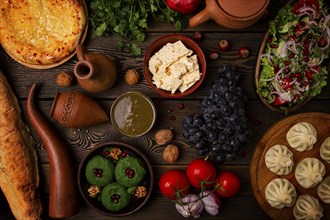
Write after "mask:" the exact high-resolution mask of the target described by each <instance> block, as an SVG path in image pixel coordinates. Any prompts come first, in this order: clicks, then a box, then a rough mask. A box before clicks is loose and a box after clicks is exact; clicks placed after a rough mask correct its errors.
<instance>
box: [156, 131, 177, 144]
mask: <svg viewBox="0 0 330 220" xmlns="http://www.w3.org/2000/svg"><path fill="white" fill-rule="evenodd" d="M173 137H174V134H173V131H172V130H171V129H168V128H166V129H161V130H158V131H157V132H156V133H155V140H156V142H157V144H159V145H163V144H167V143H169V142H171V141H172V140H173Z"/></svg>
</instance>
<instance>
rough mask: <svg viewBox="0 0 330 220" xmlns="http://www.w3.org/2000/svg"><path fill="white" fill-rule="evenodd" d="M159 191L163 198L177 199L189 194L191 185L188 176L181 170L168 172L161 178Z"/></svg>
mask: <svg viewBox="0 0 330 220" xmlns="http://www.w3.org/2000/svg"><path fill="white" fill-rule="evenodd" d="M158 185H159V189H160V191H161V193H162V194H163V196H165V197H167V198H169V199H177V198H178V197H179V196H180V197H183V196H185V195H187V194H188V192H189V188H190V184H189V180H188V178H187V176H186V175H185V173H184V172H183V171H180V170H168V171H166V172H165V173H164V174H163V175H162V176H161V178H160V180H159V182H158Z"/></svg>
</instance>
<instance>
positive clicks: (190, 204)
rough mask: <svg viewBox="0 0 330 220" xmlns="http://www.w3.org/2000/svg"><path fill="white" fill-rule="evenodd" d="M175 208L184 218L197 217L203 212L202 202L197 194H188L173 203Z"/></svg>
mask: <svg viewBox="0 0 330 220" xmlns="http://www.w3.org/2000/svg"><path fill="white" fill-rule="evenodd" d="M175 208H176V210H177V211H178V212H179V213H180V214H181V215H182V216H183V217H185V218H189V217H193V218H199V216H200V215H201V214H202V212H203V203H202V201H201V200H200V198H199V197H198V196H197V195H194V194H188V195H186V196H185V197H183V198H182V199H181V200H179V203H177V204H175Z"/></svg>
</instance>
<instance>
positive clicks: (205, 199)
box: [199, 190, 220, 216]
mask: <svg viewBox="0 0 330 220" xmlns="http://www.w3.org/2000/svg"><path fill="white" fill-rule="evenodd" d="M199 196H200V197H201V198H202V203H203V206H204V210H205V211H206V212H207V213H209V214H210V215H213V216H214V215H217V214H218V213H219V208H220V200H219V198H218V197H217V196H216V195H215V194H214V193H213V192H212V191H210V190H206V191H204V192H201V193H200V194H199Z"/></svg>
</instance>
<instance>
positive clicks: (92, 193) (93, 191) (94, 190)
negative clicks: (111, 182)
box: [87, 186, 101, 198]
mask: <svg viewBox="0 0 330 220" xmlns="http://www.w3.org/2000/svg"><path fill="white" fill-rule="evenodd" d="M87 191H88V193H89V196H90V197H92V198H95V197H96V196H97V195H98V194H99V193H101V191H100V188H99V187H98V186H90V187H89V188H88V190H87Z"/></svg>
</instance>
